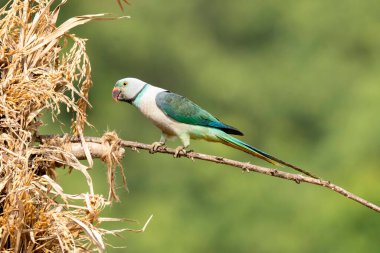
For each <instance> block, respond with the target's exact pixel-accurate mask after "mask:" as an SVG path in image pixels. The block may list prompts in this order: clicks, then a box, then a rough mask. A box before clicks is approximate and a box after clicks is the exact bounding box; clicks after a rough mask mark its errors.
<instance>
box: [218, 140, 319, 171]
mask: <svg viewBox="0 0 380 253" xmlns="http://www.w3.org/2000/svg"><path fill="white" fill-rule="evenodd" d="M218 138H219V139H220V140H221V142H222V143H223V144H225V145H228V146H230V147H233V148H236V149H239V150H241V151H244V152H246V153H248V154H251V155H254V156H256V157H258V158H260V159H262V160H265V161H267V162H269V163H271V164H274V165H277V166H281V165H280V164H282V165H285V166H287V167H289V168H292V169H294V170H296V171H298V172H301V173H303V174H305V175H307V176H310V177H313V178H318V177H317V176H314V175H313V174H311V173H310V172H307V171H305V170H303V169H301V168H299V167H297V166H294V165H292V164H290V163H287V162H284V161H282V160H280V159H278V158H276V157H274V156H271V155H270V154H267V153H265V152H264V151H261V150H259V149H257V148H255V147H252V146H251V145H249V144H247V143H245V142H243V141H241V140H239V139H237V138H234V137H232V136H230V135H228V134H220V135H218Z"/></svg>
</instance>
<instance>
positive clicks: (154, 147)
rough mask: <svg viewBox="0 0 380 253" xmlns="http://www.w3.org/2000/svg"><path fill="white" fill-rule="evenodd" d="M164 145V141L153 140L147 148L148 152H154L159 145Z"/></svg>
mask: <svg viewBox="0 0 380 253" xmlns="http://www.w3.org/2000/svg"><path fill="white" fill-rule="evenodd" d="M164 145H165V143H163V142H160V141H156V142H153V143H152V145H151V146H152V147H151V148H150V150H149V153H151V154H153V153H155V152H156V151H157V150H158V148H159V147H162V146H164Z"/></svg>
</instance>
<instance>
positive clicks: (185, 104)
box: [156, 91, 243, 135]
mask: <svg viewBox="0 0 380 253" xmlns="http://www.w3.org/2000/svg"><path fill="white" fill-rule="evenodd" d="M156 104H157V106H158V108H160V109H161V111H162V112H163V113H165V114H166V115H167V116H168V117H170V118H172V119H174V120H176V121H178V122H181V123H185V124H190V125H198V126H205V127H213V128H218V129H220V130H222V131H224V132H226V133H228V134H236V135H243V133H242V132H240V131H239V130H237V129H236V128H234V127H232V126H229V125H226V124H224V123H222V122H220V121H219V120H218V119H217V118H215V117H214V116H212V115H211V114H210V113H208V112H207V111H205V110H203V109H202V108H201V107H200V106H198V105H197V104H195V103H194V102H192V101H191V100H189V99H187V98H185V97H183V96H180V95H178V94H175V93H171V92H168V91H163V92H160V93H158V94H157V96H156Z"/></svg>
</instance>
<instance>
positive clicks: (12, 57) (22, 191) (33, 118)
mask: <svg viewBox="0 0 380 253" xmlns="http://www.w3.org/2000/svg"><path fill="white" fill-rule="evenodd" d="M65 3H66V0H61V1H55V0H38V1H37V0H34V1H33V0H14V1H9V2H8V3H6V4H2V5H3V6H2V7H0V93H1V97H0V158H1V162H0V251H1V252H73V251H75V252H83V251H93V250H98V251H103V250H104V249H105V244H104V241H103V235H104V234H109V233H113V232H112V231H106V230H104V229H101V228H99V226H98V223H99V222H100V221H101V218H99V215H100V212H101V211H102V210H103V209H104V207H105V206H107V205H109V204H110V202H111V201H112V200H115V199H116V200H117V195H116V192H115V186H114V171H115V169H116V166H118V165H120V164H119V160H120V159H121V158H122V156H123V154H124V150H123V149H122V148H121V147H120V145H119V142H120V141H119V139H118V137H117V136H116V135H115V134H114V133H108V134H106V135H105V136H103V139H102V140H103V147H106V148H104V155H103V156H102V160H103V161H104V162H105V163H106V165H107V167H108V179H109V184H110V194H109V196H108V198H104V197H103V196H101V195H97V194H95V193H94V190H93V185H92V181H91V177H90V176H89V174H88V173H87V169H88V167H87V166H85V165H83V164H82V163H81V162H80V161H79V159H78V157H77V156H76V155H75V153H73V151H72V150H70V147H71V146H70V145H67V141H66V139H65V138H57V139H52V140H49V141H46V142H43V143H39V142H36V141H35V138H36V135H37V133H38V129H39V127H40V126H41V125H42V122H41V119H40V117H41V112H44V111H45V112H46V111H50V112H51V114H52V115H53V118H57V116H58V115H59V113H60V108H67V110H70V111H72V112H73V115H74V117H73V119H72V122H73V124H72V131H73V134H74V135H76V136H79V137H80V138H81V139H82V142H81V146H82V147H83V150H84V153H85V157H86V158H87V159H88V162H89V164H90V166H91V165H92V159H91V155H90V151H89V149H88V147H87V146H86V143H85V141H84V138H83V129H84V127H85V125H86V124H87V121H86V107H87V106H88V101H87V98H88V92H89V89H90V87H91V85H92V81H91V65H90V61H89V58H88V56H87V54H86V47H85V40H84V39H82V38H78V37H77V36H75V35H73V34H70V32H69V31H70V29H71V28H73V27H76V26H78V25H82V24H85V23H87V22H89V21H91V20H94V19H100V18H101V17H102V16H103V15H102V14H99V15H87V16H79V17H73V18H70V19H68V20H67V21H65V22H63V23H62V24H60V25H58V24H57V18H58V15H59V13H60V8H61V6H62V5H64V4H65ZM118 3H120V4H121V2H120V1H118ZM52 6H56V7H55V8H53V7H52ZM68 42H69V43H68ZM62 105H63V106H62ZM60 166H65V167H69V168H71V169H75V170H79V171H80V172H82V173H83V174H84V175H85V177H86V179H87V184H88V192H87V193H81V194H78V195H75V196H73V195H69V194H66V193H65V192H64V191H63V189H62V188H61V186H60V185H59V184H58V183H57V182H56V181H55V169H56V168H57V167H60ZM74 202H75V204H74ZM78 203H79V204H78ZM112 220H113V221H114V220H115V219H112Z"/></svg>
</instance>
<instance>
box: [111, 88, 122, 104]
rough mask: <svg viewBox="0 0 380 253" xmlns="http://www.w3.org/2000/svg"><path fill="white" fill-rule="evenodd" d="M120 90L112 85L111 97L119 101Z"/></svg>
mask: <svg viewBox="0 0 380 253" xmlns="http://www.w3.org/2000/svg"><path fill="white" fill-rule="evenodd" d="M120 92H121V90H120V89H119V88H117V87H114V88H113V90H112V98H113V99H114V100H115V101H119V99H118V98H119V94H120Z"/></svg>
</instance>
